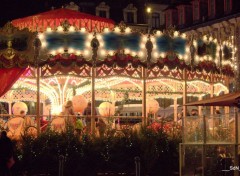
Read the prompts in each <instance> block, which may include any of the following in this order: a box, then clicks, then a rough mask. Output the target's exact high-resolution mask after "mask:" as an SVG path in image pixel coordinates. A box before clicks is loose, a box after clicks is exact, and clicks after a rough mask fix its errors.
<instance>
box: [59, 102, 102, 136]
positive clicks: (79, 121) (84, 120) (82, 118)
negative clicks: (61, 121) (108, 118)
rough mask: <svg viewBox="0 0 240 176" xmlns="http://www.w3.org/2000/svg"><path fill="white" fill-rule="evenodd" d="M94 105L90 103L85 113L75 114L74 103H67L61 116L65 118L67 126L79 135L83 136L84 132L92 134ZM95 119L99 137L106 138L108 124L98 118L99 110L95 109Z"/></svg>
mask: <svg viewBox="0 0 240 176" xmlns="http://www.w3.org/2000/svg"><path fill="white" fill-rule="evenodd" d="M91 106H92V104H91V102H88V104H87V107H86V108H85V109H84V111H83V113H82V114H80V113H79V112H74V108H73V103H72V101H67V102H66V104H65V106H64V108H63V111H62V113H61V114H60V115H61V116H63V117H64V118H65V126H66V127H67V128H72V129H74V130H75V132H76V133H77V134H78V135H81V134H82V133H83V132H85V133H88V134H90V133H91V116H92V112H91V111H92V107H91ZM93 115H94V116H96V117H95V119H94V123H95V126H96V127H97V129H98V132H99V135H100V136H104V133H105V130H106V123H105V122H104V120H103V119H102V118H98V117H97V115H98V114H97V110H96V109H95V108H94V113H93Z"/></svg>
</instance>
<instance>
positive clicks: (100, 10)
mask: <svg viewBox="0 0 240 176" xmlns="http://www.w3.org/2000/svg"><path fill="white" fill-rule="evenodd" d="M109 10H110V7H109V6H108V5H106V3H105V2H101V3H100V4H99V5H98V6H97V7H96V16H100V17H103V18H109Z"/></svg>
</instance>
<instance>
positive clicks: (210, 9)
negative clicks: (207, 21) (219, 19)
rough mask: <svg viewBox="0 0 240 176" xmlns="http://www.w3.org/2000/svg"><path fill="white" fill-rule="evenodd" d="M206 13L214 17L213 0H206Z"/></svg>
mask: <svg viewBox="0 0 240 176" xmlns="http://www.w3.org/2000/svg"><path fill="white" fill-rule="evenodd" d="M208 3H209V4H208V10H209V11H208V15H209V16H210V17H214V16H215V0H209V1H208Z"/></svg>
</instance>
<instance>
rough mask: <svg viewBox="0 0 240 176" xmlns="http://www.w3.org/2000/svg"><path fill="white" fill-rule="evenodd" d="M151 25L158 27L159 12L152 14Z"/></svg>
mask: <svg viewBox="0 0 240 176" xmlns="http://www.w3.org/2000/svg"><path fill="white" fill-rule="evenodd" d="M152 27H153V28H160V14H159V13H153V14H152Z"/></svg>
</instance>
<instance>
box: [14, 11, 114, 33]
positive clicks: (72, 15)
mask: <svg viewBox="0 0 240 176" xmlns="http://www.w3.org/2000/svg"><path fill="white" fill-rule="evenodd" d="M64 20H68V21H69V23H70V24H71V25H75V26H76V27H79V28H80V27H85V28H87V29H88V30H89V31H92V30H94V29H96V30H97V31H99V32H100V31H102V30H103V29H104V28H105V27H108V28H110V29H112V28H114V24H115V22H114V21H113V20H111V19H108V18H101V17H98V16H93V15H90V14H86V13H81V12H79V11H75V10H69V9H64V8H61V9H56V10H50V11H47V12H43V13H39V14H36V15H33V16H29V17H25V18H19V19H16V20H13V21H12V24H13V25H14V26H16V27H19V28H21V29H22V28H24V27H27V28H29V29H30V30H32V31H35V30H37V31H44V30H46V28H47V27H51V28H54V27H56V26H60V24H61V22H63V21H64Z"/></svg>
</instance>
